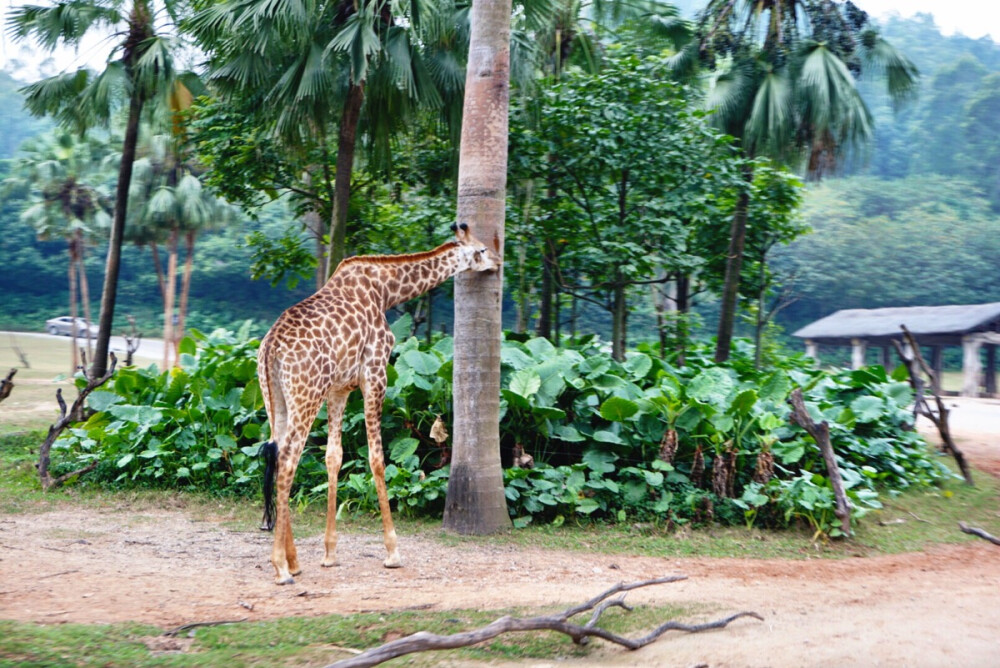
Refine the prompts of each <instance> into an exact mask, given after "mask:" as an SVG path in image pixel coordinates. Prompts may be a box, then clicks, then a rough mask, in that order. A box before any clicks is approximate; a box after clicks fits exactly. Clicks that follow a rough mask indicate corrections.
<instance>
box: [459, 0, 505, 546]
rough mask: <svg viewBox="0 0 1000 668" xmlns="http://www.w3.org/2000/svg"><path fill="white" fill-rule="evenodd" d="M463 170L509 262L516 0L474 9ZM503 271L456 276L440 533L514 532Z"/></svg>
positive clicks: (481, 217)
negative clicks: (503, 443)
mask: <svg viewBox="0 0 1000 668" xmlns="http://www.w3.org/2000/svg"><path fill="white" fill-rule="evenodd" d="M471 11H472V14H471V18H470V22H471V39H470V43H469V60H468V65H467V67H466V76H465V105H464V109H463V120H462V143H461V152H460V156H459V167H458V220H459V221H460V222H463V223H468V224H469V227H470V228H471V231H472V233H473V234H474V235H475V236H476V237H478V238H479V239H481V240H482V241H484V242H485V243H486V244H488V245H490V246H492V248H493V249H494V250H495V251H496V252H497V253H498V254H499V255H500V257H503V248H504V204H505V200H506V190H507V118H508V105H509V99H510V88H509V87H510V15H511V4H510V0H497V1H495V2H475V3H473V4H472V10H471ZM502 293H503V268H502V266H501V268H500V269H499V270H498V271H496V272H493V273H490V272H484V273H478V272H477V273H473V272H463V273H461V274H459V275H458V276H456V277H455V355H454V371H453V374H454V391H453V395H454V397H455V400H454V409H455V423H454V425H453V433H454V442H453V450H452V463H451V475H450V477H449V480H448V494H447V497H446V499H445V509H444V524H443V525H444V528H445V529H446V530H448V531H454V532H457V533H462V534H477V535H482V534H488V533H495V532H497V531H503V530H506V529H509V528H510V526H511V522H510V516H509V515H508V514H507V500H506V498H505V497H504V488H503V470H502V469H501V466H500V419H499V415H500V338H501V304H502V299H501V297H502Z"/></svg>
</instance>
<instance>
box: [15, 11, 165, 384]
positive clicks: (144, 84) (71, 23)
mask: <svg viewBox="0 0 1000 668" xmlns="http://www.w3.org/2000/svg"><path fill="white" fill-rule="evenodd" d="M179 10H180V3H179V2H177V1H176V0H164V2H163V5H162V6H160V7H157V6H155V5H154V2H153V0H132V3H131V4H130V5H128V6H126V5H125V3H123V2H121V0H62V1H58V2H56V3H54V4H52V5H51V6H44V7H43V6H36V5H23V6H21V7H18V8H16V9H14V10H13V11H12V12H10V14H9V15H8V18H7V25H8V30H9V33H10V35H11V36H12V37H13V38H14V39H15V40H17V41H20V40H24V39H29V38H30V39H33V40H34V41H35V42H36V43H38V45H39V46H41V47H42V48H43V49H46V50H49V51H51V50H52V49H54V48H55V47H57V46H58V45H60V44H65V45H68V46H78V45H79V44H80V41H81V39H82V38H83V36H84V35H85V34H87V33H89V32H91V31H92V30H93V31H97V30H109V29H110V30H111V31H112V32H113V37H112V39H115V40H119V41H117V43H116V44H115V45H114V46H113V48H112V50H111V52H110V55H109V57H108V63H107V67H106V68H105V69H104V71H103V72H100V73H98V74H94V73H93V72H91V71H89V70H87V69H80V70H77V71H75V72H64V73H62V74H58V75H56V76H53V77H50V78H48V79H44V80H42V81H39V82H37V83H34V84H31V85H29V86H27V87H25V88H24V89H23V92H24V93H25V96H26V100H25V105H26V106H27V108H28V110H29V111H30V112H31V113H32V114H35V115H39V116H41V115H51V116H54V117H55V118H56V119H57V120H58V121H59V122H60V124H62V125H64V126H66V127H70V128H74V129H75V130H77V131H78V132H81V133H83V132H85V131H86V130H87V129H88V128H91V127H93V126H95V125H98V124H106V123H108V121H109V120H110V119H111V117H112V116H114V115H115V114H116V113H117V111H118V109H119V106H120V103H121V102H122V101H124V100H127V103H128V116H127V121H126V125H125V137H124V140H123V143H122V156H121V163H120V166H119V171H118V182H117V185H116V188H115V200H114V215H113V220H112V224H111V238H110V242H109V244H108V255H107V262H106V265H105V274H104V288H103V291H102V294H101V314H100V321H99V329H98V334H97V343H96V350H95V353H94V361H93V366H92V369H91V373H92V375H93V376H94V377H101V376H103V375H104V373H105V371H106V370H107V363H108V349H109V345H110V341H111V330H112V326H113V324H114V310H115V301H116V299H117V294H118V275H119V267H120V264H121V248H122V242H123V239H124V234H125V219H126V215H127V207H128V193H129V184H130V183H131V180H132V163H133V161H134V160H135V151H136V146H137V144H138V139H139V120H140V116H141V114H142V110H143V107H144V105H145V104H146V103H147V102H150V101H152V100H154V99H156V98H163V97H165V96H167V95H169V94H170V93H171V92H172V90H173V89H172V87H171V86H168V85H167V84H168V83H169V82H170V81H172V80H174V79H176V78H177V77H178V76H179V75H178V73H177V71H176V70H175V68H174V58H173V41H172V38H170V37H168V36H167V35H166V34H165V32H164V30H163V26H162V25H161V24H162V23H164V22H165V21H172V20H176V18H177V12H178V11H179ZM158 19H160V20H159V21H158ZM168 30H169V29H168ZM122 98H124V100H123V99H122Z"/></svg>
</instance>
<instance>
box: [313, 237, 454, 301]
mask: <svg viewBox="0 0 1000 668" xmlns="http://www.w3.org/2000/svg"><path fill="white" fill-rule="evenodd" d="M459 248H460V246H459V245H458V243H456V242H454V241H450V242H448V243H445V244H442V245H441V246H438V247H437V248H435V249H434V250H431V251H427V252H424V253H411V254H408V255H362V256H358V257H352V258H348V259H346V260H344V261H343V262H342V263H341V265H340V266H339V267H338V268H337V271H336V272H335V273H334V275H333V277H332V278H331V279H330V281H329V283H328V284H327V285H328V286H334V285H338V284H343V283H345V282H347V281H351V280H352V279H350V276H351V275H352V274H353V275H357V274H359V273H360V274H366V275H368V276H369V277H372V278H374V279H375V282H376V284H377V286H378V292H379V293H380V298H381V300H382V302H383V303H382V307H383V310H388V309H390V308H392V307H393V306H395V305H396V304H401V303H403V302H405V301H408V300H410V299H413V298H414V297H417V296H419V295H422V294H423V293H425V292H427V291H428V290H430V289H431V288H434V287H436V286H438V285H441V283H444V282H445V281H446V280H448V279H449V278H450V277H452V276H454V275H455V274H456V273H458V272H459V271H461V269H462V268H463V267H462V263H461V258H460V254H459Z"/></svg>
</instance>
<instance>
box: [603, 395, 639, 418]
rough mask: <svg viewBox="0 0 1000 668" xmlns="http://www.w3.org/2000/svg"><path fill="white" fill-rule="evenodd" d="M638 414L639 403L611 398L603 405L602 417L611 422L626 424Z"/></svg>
mask: <svg viewBox="0 0 1000 668" xmlns="http://www.w3.org/2000/svg"><path fill="white" fill-rule="evenodd" d="M638 412H639V405H638V404H637V403H635V402H634V401H629V400H628V399H622V398H621V397H611V398H609V399H608V400H607V401H605V402H604V403H603V404H601V417H602V418H604V419H605V420H610V421H611V422H624V421H625V420H627V419H629V418H630V417H632V416H633V415H635V414H636V413H638Z"/></svg>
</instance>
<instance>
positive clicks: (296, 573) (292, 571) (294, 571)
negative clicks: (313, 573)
mask: <svg viewBox="0 0 1000 668" xmlns="http://www.w3.org/2000/svg"><path fill="white" fill-rule="evenodd" d="M290 572H291V574H292V575H300V574H301V573H302V569H301V568H299V567H298V566H296V567H295V568H293V569H291V571H290Z"/></svg>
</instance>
